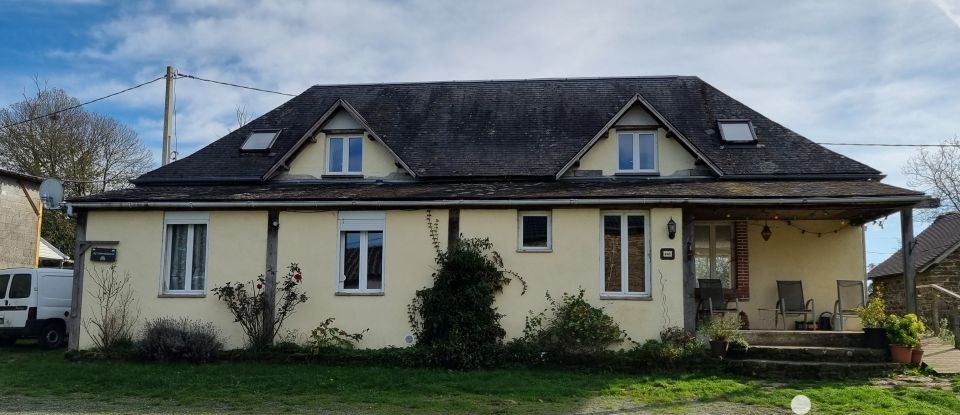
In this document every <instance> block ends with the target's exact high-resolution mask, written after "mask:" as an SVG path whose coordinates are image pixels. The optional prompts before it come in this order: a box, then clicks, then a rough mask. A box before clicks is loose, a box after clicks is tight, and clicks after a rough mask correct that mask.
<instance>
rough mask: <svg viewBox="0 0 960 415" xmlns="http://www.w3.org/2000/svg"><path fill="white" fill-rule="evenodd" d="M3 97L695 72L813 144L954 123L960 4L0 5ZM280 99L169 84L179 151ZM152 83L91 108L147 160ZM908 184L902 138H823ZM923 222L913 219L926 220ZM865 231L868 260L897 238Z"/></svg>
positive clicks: (155, 105) (928, 137)
mask: <svg viewBox="0 0 960 415" xmlns="http://www.w3.org/2000/svg"><path fill="white" fill-rule="evenodd" d="M0 39H3V42H0V58H2V59H0V105H9V104H11V103H13V102H16V101H19V100H21V99H22V98H23V96H24V94H26V95H30V94H31V91H35V89H36V85H37V83H40V84H46V85H49V86H53V87H58V88H62V89H64V90H66V91H67V92H68V93H69V94H71V95H73V96H75V97H77V98H78V99H80V100H81V101H83V100H87V99H93V98H97V97H100V96H103V95H106V94H109V93H112V92H115V91H118V90H121V89H124V88H126V87H129V86H132V85H135V84H137V83H140V82H144V81H148V80H151V79H154V78H156V77H159V76H162V75H163V74H164V71H165V68H166V66H167V65H172V66H174V67H176V68H177V70H178V71H179V72H180V73H182V74H189V75H194V76H199V77H203V78H208V79H216V80H221V81H226V82H231V83H237V84H243V85H250V86H255V87H259V88H264V89H270V90H275V91H282V92H287V93H294V94H295V93H299V92H301V91H303V90H305V89H306V88H308V87H309V86H310V85H314V84H340V83H360V82H395V81H437V80H468V79H502V78H543V77H550V78H554V77H584V76H586V77H600V76H634V75H695V76H699V77H701V78H703V79H704V80H706V81H707V82H709V83H711V84H713V85H714V86H716V87H717V88H719V89H720V90H722V91H724V92H726V93H727V94H729V95H731V96H733V97H734V98H736V99H738V100H740V101H742V102H744V103H745V104H747V105H749V106H750V107H752V108H754V109H755V110H757V111H759V112H761V113H763V114H764V115H766V116H768V117H770V118H772V119H773V120H775V121H777V122H779V123H781V124H783V125H785V126H787V127H788V128H790V129H792V130H794V131H796V132H798V133H800V134H802V135H804V136H806V137H808V138H810V139H812V140H814V141H819V142H841V143H842V142H848V143H860V142H866V143H937V142H940V141H942V140H943V139H946V138H950V137H954V136H956V135H958V134H960V97H958V96H957V91H960V76H957V74H960V59H958V57H960V0H915V1H912V0H890V1H882V0H866V1H858V0H848V1H842V2H841V1H834V0H824V1H792V2H771V1H715V0H703V1H670V2H665V1H564V0H550V1H536V0H527V1H497V0H491V1H483V2H461V1H443V0H425V1H417V0H413V1H364V0H352V1H349V2H345V1H330V2H324V1H299V0H284V1H217V0H167V1H140V2H111V1H106V0H0ZM288 98H289V97H286V96H282V95H275V94H268V93H262V92H254V91H247V90H243V89H238V88H231V87H226V86H221V85H216V84H210V83H204V82H200V81H196V80H191V79H180V80H178V81H177V88H176V139H175V143H174V147H175V150H176V151H177V154H178V156H179V157H183V156H186V155H188V154H190V153H191V152H193V151H195V150H196V149H197V148H199V147H202V146H204V145H206V144H208V143H210V142H212V141H214V140H216V139H217V138H219V137H221V136H223V135H224V134H226V133H227V132H228V131H230V130H232V129H234V128H236V127H237V115H236V113H237V110H238V109H242V110H243V112H244V113H245V114H247V116H248V117H249V119H252V118H254V117H256V116H259V115H261V114H263V113H265V112H267V111H268V110H270V109H272V108H273V107H275V106H277V105H279V104H281V103H282V102H284V101H285V100H287V99H288ZM163 102H164V91H163V82H155V83H153V84H150V85H148V86H145V87H143V88H139V89H136V90H134V91H131V92H129V93H125V94H123V95H119V96H117V97H114V98H111V99H109V100H105V101H102V102H98V103H95V104H92V105H90V106H89V108H88V109H89V110H92V111H97V112H101V113H104V114H108V115H110V116H112V117H115V118H117V119H119V120H121V121H123V122H124V123H126V124H128V125H129V126H131V127H132V128H133V129H134V130H136V131H137V133H138V134H139V136H140V138H141V139H142V140H144V142H145V143H146V144H147V145H148V147H150V148H151V149H152V150H153V152H154V155H155V157H156V159H157V160H159V158H160V150H159V149H160V145H161V137H162V133H161V131H162V125H163V124H162V123H163ZM831 149H833V150H835V151H837V152H839V153H842V154H844V155H847V156H849V157H851V158H853V159H856V160H859V161H861V162H864V163H866V164H868V165H870V166H873V167H874V168H877V169H879V170H881V171H883V172H884V173H885V174H886V175H887V178H886V180H885V182H886V183H889V184H893V185H897V186H903V187H907V186H908V182H907V178H906V177H905V176H904V175H903V173H902V171H901V168H902V166H903V164H904V163H905V162H906V160H907V159H908V158H909V157H910V156H911V154H913V151H914V150H913V149H910V148H890V147H886V148H884V147H839V146H837V147H831ZM925 225H926V224H925V223H922V222H917V223H916V224H915V228H916V229H917V231H918V232H919V230H920V229H922V228H923V227H924V226H925ZM899 235H900V226H899V219H898V217H897V216H896V215H894V216H891V217H889V218H888V219H887V220H885V221H884V223H883V226H882V227H880V226H877V225H870V226H868V228H867V262H868V263H879V262H881V261H882V260H883V259H885V258H886V257H887V256H888V255H889V254H891V253H893V252H895V251H896V250H897V249H898V248H899V244H900V242H899V241H900V236H899Z"/></svg>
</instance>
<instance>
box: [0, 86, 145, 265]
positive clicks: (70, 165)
mask: <svg viewBox="0 0 960 415" xmlns="http://www.w3.org/2000/svg"><path fill="white" fill-rule="evenodd" d="M78 103H79V101H77V99H76V98H73V97H71V96H70V95H68V94H67V93H66V92H65V91H64V90H62V89H59V88H50V87H47V86H46V85H41V84H39V83H37V84H36V94H35V95H32V96H28V95H26V94H24V96H23V100H22V101H20V102H17V103H14V104H11V105H10V106H8V107H6V108H2V109H0V126H3V125H9V127H0V165H2V166H3V167H4V168H7V169H10V170H14V171H20V172H23V173H27V174H32V175H35V176H41V177H55V178H58V179H61V180H63V181H64V193H66V196H67V197H74V196H83V195H88V194H91V193H99V192H103V191H106V190H111V189H117V188H122V187H125V186H128V183H127V180H128V179H129V178H131V177H136V176H138V175H140V174H142V173H143V172H145V171H147V170H149V169H150V168H151V167H152V166H153V156H152V155H151V154H150V151H149V150H148V149H147V148H146V146H144V145H143V143H142V142H140V140H139V139H138V138H137V133H136V132H135V131H133V130H132V129H130V128H129V127H127V126H125V125H123V124H121V123H120V122H119V121H117V120H115V119H113V118H110V117H108V116H105V115H102V114H97V113H92V112H88V111H86V110H84V109H83V108H75V109H71V110H68V111H63V112H60V113H57V114H55V115H51V116H47V117H42V118H38V119H36V120H32V121H29V122H24V121H26V120H30V119H32V118H35V117H39V116H42V115H44V114H49V113H53V112H56V111H60V110H62V109H64V108H69V107H72V106H75V105H77V104H78ZM12 124H16V125H12ZM74 232H75V231H74V223H73V221H72V220H70V219H69V218H67V217H66V216H65V215H64V214H63V212H59V211H47V212H44V215H43V228H42V236H43V237H44V238H46V239H47V240H49V241H50V242H51V243H53V244H54V245H55V246H56V247H57V248H59V249H60V250H62V251H64V252H68V253H69V252H72V251H73V241H74Z"/></svg>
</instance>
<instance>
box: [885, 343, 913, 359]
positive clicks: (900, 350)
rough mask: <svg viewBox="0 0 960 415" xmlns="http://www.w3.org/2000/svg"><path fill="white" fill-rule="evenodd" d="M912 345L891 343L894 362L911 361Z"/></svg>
mask: <svg viewBox="0 0 960 415" xmlns="http://www.w3.org/2000/svg"><path fill="white" fill-rule="evenodd" d="M911 349H912V347H910V346H904V345H900V344H891V345H890V360H892V361H893V362H894V363H910V360H911V359H912V357H913V356H912V355H913V353H912V352H911Z"/></svg>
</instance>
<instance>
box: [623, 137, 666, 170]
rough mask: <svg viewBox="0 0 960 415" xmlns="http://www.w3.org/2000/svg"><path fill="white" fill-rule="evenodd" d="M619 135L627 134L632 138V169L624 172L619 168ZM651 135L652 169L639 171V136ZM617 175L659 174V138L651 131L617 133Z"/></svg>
mask: <svg viewBox="0 0 960 415" xmlns="http://www.w3.org/2000/svg"><path fill="white" fill-rule="evenodd" d="M620 134H629V135H632V136H633V155H632V157H633V169H632V170H624V169H621V168H620ZM641 135H653V168H652V169H641V168H639V165H640V136H641ZM616 136H617V142H616V145H617V173H659V172H660V149H659V145H660V143H659V141H660V138H659V136H658V134H657V132H656V131H653V130H627V131H617V134H616Z"/></svg>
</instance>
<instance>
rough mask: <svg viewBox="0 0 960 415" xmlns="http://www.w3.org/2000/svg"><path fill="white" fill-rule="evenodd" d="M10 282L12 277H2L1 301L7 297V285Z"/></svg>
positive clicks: (0, 285)
mask: <svg viewBox="0 0 960 415" xmlns="http://www.w3.org/2000/svg"><path fill="white" fill-rule="evenodd" d="M9 282H10V275H9V274H4V275H0V299H3V298H6V297H7V283H9Z"/></svg>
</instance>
